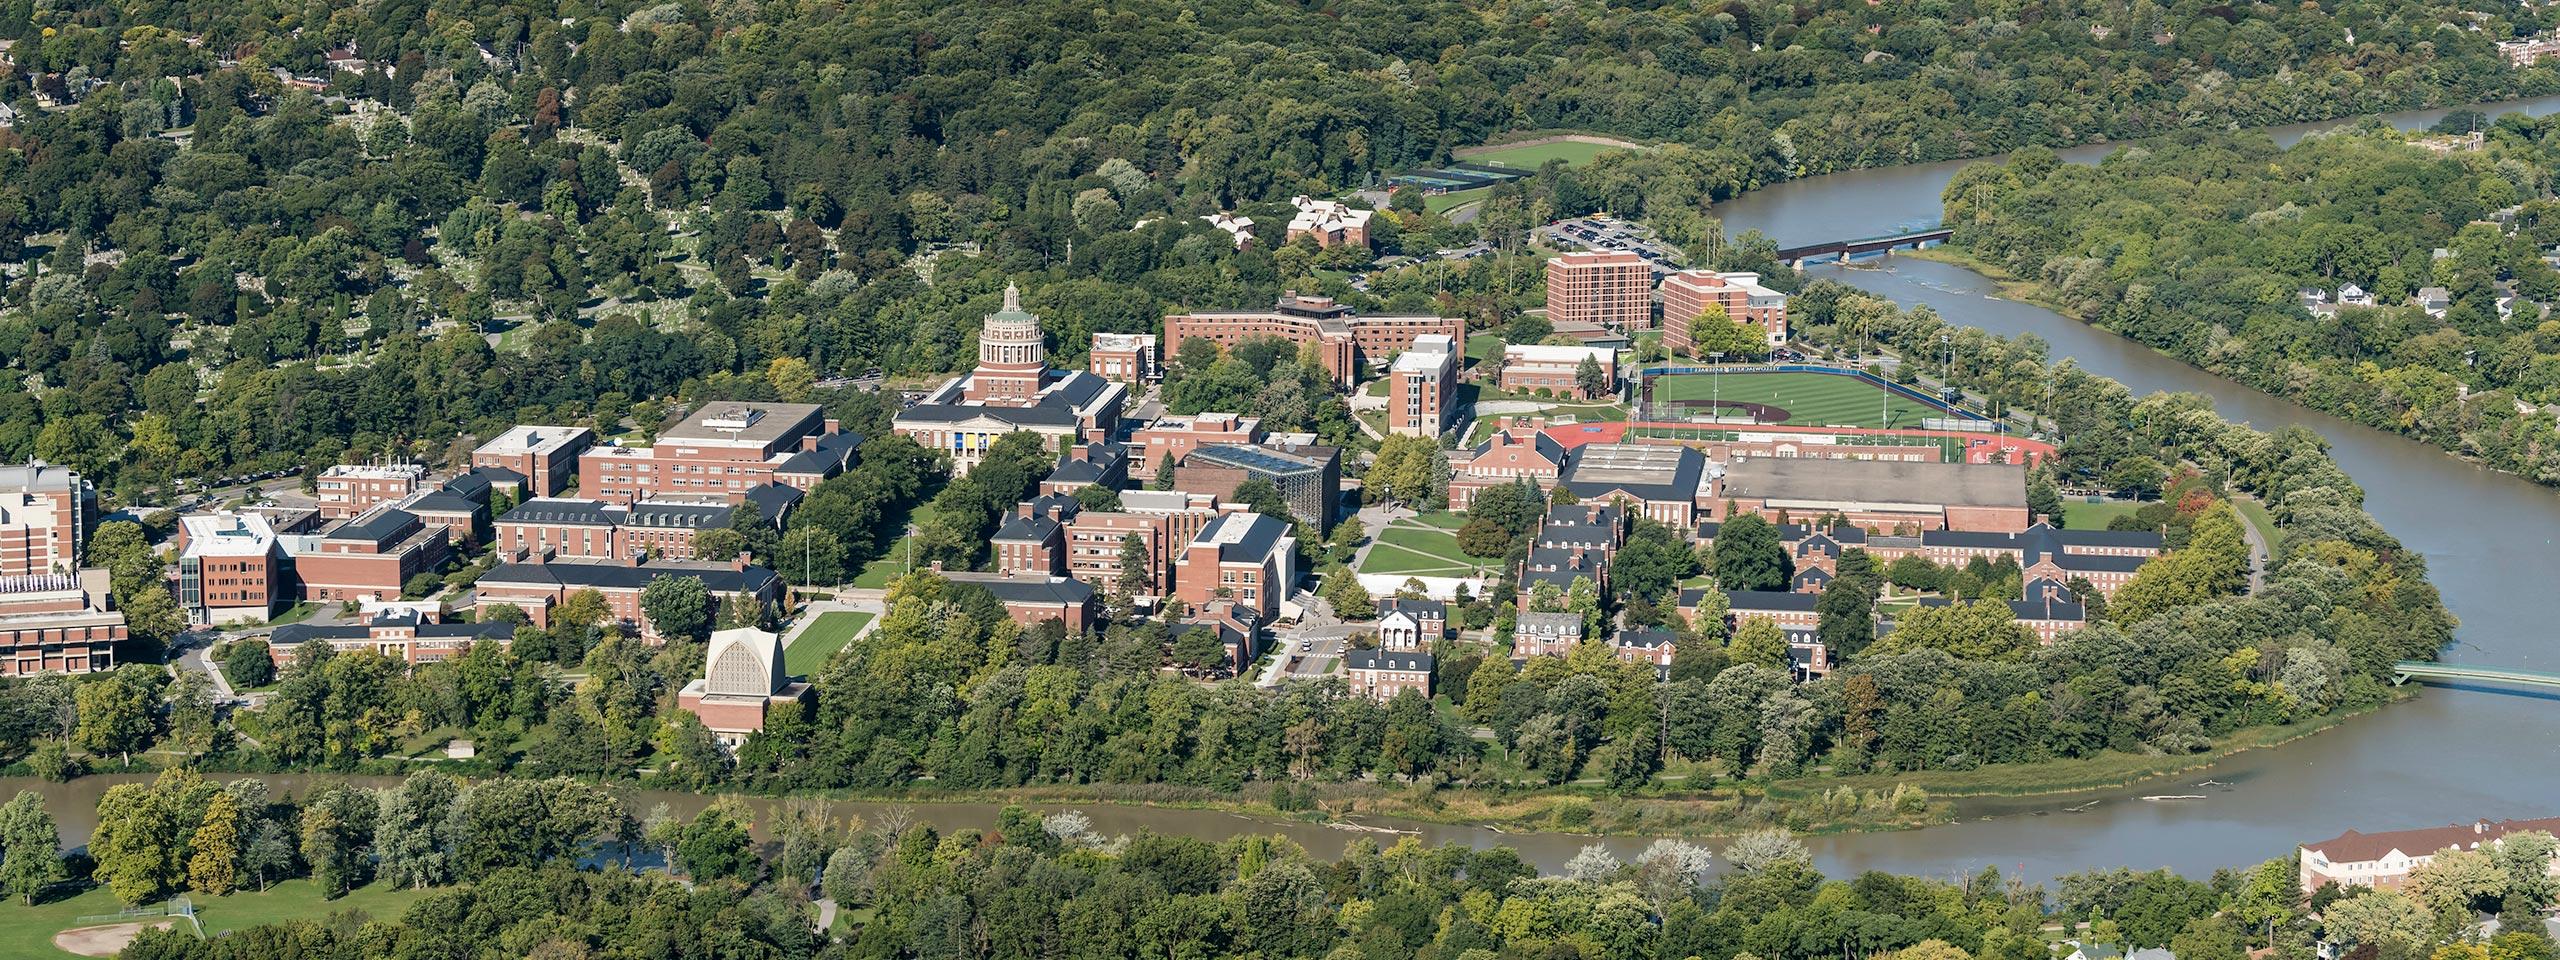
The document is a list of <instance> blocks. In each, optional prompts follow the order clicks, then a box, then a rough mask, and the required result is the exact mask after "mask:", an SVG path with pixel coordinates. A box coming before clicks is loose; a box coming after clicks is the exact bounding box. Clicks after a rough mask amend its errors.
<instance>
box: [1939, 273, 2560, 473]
mask: <svg viewBox="0 0 2560 960" xmlns="http://www.w3.org/2000/svg"><path fill="white" fill-rule="evenodd" d="M1894 255H1895V256H1903V257H1911V258H1914V259H1919V260H1927V261H1931V262H1934V263H1943V264H1946V265H1948V266H1951V267H1955V268H1957V269H1960V270H1965V271H1968V272H1970V273H1973V274H1975V275H1978V276H1980V277H1982V278H1983V279H1985V280H1989V281H1991V283H1992V284H1993V286H1994V288H1995V289H1996V290H1997V291H1998V293H1997V296H1999V297H2000V298H2001V299H2004V300H2010V301H2014V302H2017V303H2023V304H2027V305H2029V306H2034V307H2039V308H2042V309H2045V310H2049V311H2052V312H2053V313H2056V314H2059V315H2061V316H2063V317H2065V318H2067V319H2069V320H2071V321H2073V322H2075V323H2080V324H2084V325H2086V326H2088V327H2089V328H2090V329H2092V330H2098V331H2103V332H2105V333H2107V334H2109V335H2112V336H2118V337H2124V334H2123V333H2122V332H2121V331H2118V330H2116V329H2114V328H2112V327H2109V326H2107V325H2106V324H2103V323H2099V322H2097V321H2095V320H2092V319H2090V318H2088V317H2086V316H2082V315H2081V314H2079V313H2077V312H2075V311H2073V310H2071V309H2070V308H2068V307H2066V306H2064V305H2063V303H2062V302H2061V300H2060V298H2058V297H2056V296H2054V295H2053V291H2052V288H2050V287H2048V286H2046V285H2045V284H2044V283H2043V282H2042V281H2037V280H2027V279H2021V278H2019V277H2018V276H2016V275H2014V274H2012V273H2010V272H2009V271H2008V270H2006V269H2004V268H2002V267H2001V266H1999V265H1998V264H1994V263H1991V262H1990V261H1987V260H1984V259H1982V258H1981V257H1979V256H1977V255H1975V254H1974V253H1973V252H1972V251H1970V250H1967V249H1965V248H1962V247H1959V246H1955V245H1953V244H1946V245H1941V246H1936V247H1929V248H1925V249H1920V250H1905V251H1899V252H1897V253H1895V254H1894ZM2125 339H2126V341H2127V342H2129V343H2132V344H2134V345H2136V346H2138V347H2141V348H2142V349H2145V350H2150V351H2153V352H2155V353H2158V354H2159V355H2160V356H2162V357H2165V358H2167V359H2169V360H2171V361H2174V362H2177V363H2181V364H2185V365H2187V366H2189V367H2193V368H2194V369H2196V370H2198V371H2200V372H2203V373H2207V374H2211V375H2213V376H2217V377H2223V378H2226V379H2230V380H2233V381H2235V382H2238V383H2240V384H2241V385H2243V386H2246V387H2248V388H2250V389H2253V390H2257V391H2259V392H2261V393H2265V394H2267V395H2268V396H2271V397H2275V398H2277V399H2280V400H2284V401H2286V402H2288V403H2293V404H2297V405H2300V406H2302V407H2304V408H2306V409H2310V410H2316V411H2319V412H2321V413H2325V414H2328V415H2330V416H2333V417H2338V418H2341V419H2346V420H2350V421H2352V422H2354V423H2357V424H2359V425H2362V426H2366V427H2371V428H2373V429H2376V430H2382V431H2386V432H2389V433H2392V434H2395V435H2398V436H2402V437H2406V438H2408V439H2410V440H2414V441H2416V442H2418V443H2421V444H2425V445H2426V446H2428V447H2432V448H2434V449H2436V450H2439V451H2442V452H2443V453H2444V454H2445V455H2446V456H2449V457H2452V458H2453V459H2455V460H2458V461H2461V462H2463V463H2465V464H2469V465H2471V466H2475V467H2479V468H2481V469H2484V470H2494V471H2497V472H2499V473H2503V474H2506V475H2508V476H2513V477H2518V478H2521V479H2523V480H2526V481H2528V482H2531V483H2535V484H2538V485H2541V486H2545V487H2554V486H2560V475H2552V476H2536V475H2532V474H2529V473H2525V472H2522V471H2518V470H2514V469H2510V468H2507V467H2502V466H2499V465H2497V464H2495V463H2492V462H2490V461H2489V460H2488V459H2487V458H2484V457H2482V456H2480V455H2479V454H2478V453H2476V452H2474V450H2473V449H2472V448H2471V447H2472V444H2473V442H2474V440H2475V438H2474V437H2473V436H2471V435H2470V434H2469V433H2468V432H2464V433H2460V434H2457V435H2455V436H2451V437H2446V436H2439V435H2435V434H2429V433H2422V432H2418V431H2415V430H2412V429H2410V426H2411V424H2410V423H2404V422H2401V421H2400V420H2396V419H2389V418H2385V419H2383V420H2382V421H2380V422H2376V421H2375V419H2374V418H2372V417H2370V416H2357V415H2356V414H2357V411H2352V410H2343V409H2338V408H2337V407H2336V404H2334V403H2331V402H2322V401H2323V398H2324V397H2327V396H2328V395H2327V394H2320V393H2313V394H2310V395H2306V394H2305V393H2303V392H2301V391H2296V390H2288V389H2282V388H2284V387H2288V386H2292V385H2293V383H2294V382H2293V381H2283V382H2262V380H2264V378H2265V376H2266V375H2265V374H2264V372H2263V371H2261V372H2256V373H2253V372H2252V371H2251V370H2250V369H2249V368H2248V367H2246V366H2245V365H2244V366H2242V367H2241V368H2240V369H2236V370H2232V369H2222V368H2220V367H2214V366H2204V365H2201V364H2197V363H2194V362H2191V361H2189V360H2187V359H2186V358H2184V357H2181V356H2178V355H2177V354H2174V353H2170V352H2168V351H2165V350H2161V349H2159V348H2158V347H2154V346H2152V345H2150V344H2147V343H2143V342H2141V341H2139V340H2134V339H2132V338H2131V337H2125ZM2471 403H2472V398H2470V397H2459V398H2456V399H2455V400H2454V404H2455V406H2457V407H2460V408H2464V409H2465V410H2468V408H2469V407H2470V406H2471Z"/></svg>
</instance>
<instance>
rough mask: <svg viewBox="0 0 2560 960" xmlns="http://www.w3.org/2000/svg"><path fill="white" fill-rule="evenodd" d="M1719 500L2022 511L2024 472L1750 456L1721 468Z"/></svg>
mask: <svg viewBox="0 0 2560 960" xmlns="http://www.w3.org/2000/svg"><path fill="white" fill-rule="evenodd" d="M1724 495H1725V496H1728V497H1751V498H1758V499H1767V500H1788V501H1833V502H1855V503H1928V504H1939V505H1942V506H1950V507H2022V506H2025V505H2026V502H2027V470H2026V468H2025V467H2021V466H2010V465H2005V464H1974V463H1913V462H1909V461H1900V460H1828V459H1813V458H1793V457H1750V458H1746V459H1741V460H1736V461H1733V462H1732V463H1731V464H1728V465H1727V466H1726V467H1725V474H1724Z"/></svg>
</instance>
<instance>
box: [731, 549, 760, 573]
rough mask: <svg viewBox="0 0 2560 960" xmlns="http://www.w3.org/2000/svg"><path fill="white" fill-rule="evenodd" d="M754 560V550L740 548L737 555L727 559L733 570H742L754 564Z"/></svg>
mask: <svg viewBox="0 0 2560 960" xmlns="http://www.w3.org/2000/svg"><path fill="white" fill-rule="evenodd" d="M755 562H756V555H755V552H754V551H751V550H740V551H738V555H737V557H736V558H734V559H731V560H730V561H729V563H730V564H731V565H732V566H731V569H735V570H744V569H746V568H748V567H751V566H754V565H755Z"/></svg>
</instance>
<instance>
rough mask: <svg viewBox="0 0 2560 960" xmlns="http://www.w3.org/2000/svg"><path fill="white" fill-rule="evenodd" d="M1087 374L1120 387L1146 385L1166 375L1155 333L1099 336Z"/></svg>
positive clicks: (1088, 357) (1089, 361)
mask: <svg viewBox="0 0 2560 960" xmlns="http://www.w3.org/2000/svg"><path fill="white" fill-rule="evenodd" d="M1085 372H1086V373H1090V374H1093V375H1094V376H1097V377H1101V378H1102V379H1105V380H1110V381H1113V382H1116V383H1145V382H1148V381H1151V380H1154V379H1156V378H1157V377H1158V376H1161V375H1162V371H1161V370H1160V369H1159V368H1158V367H1157V365H1156V336H1155V334H1152V333H1097V334H1094V335H1093V350H1092V351H1091V352H1090V353H1089V354H1088V355H1087V357H1086V359H1085Z"/></svg>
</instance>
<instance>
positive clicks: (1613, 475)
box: [1573, 443, 1688, 484]
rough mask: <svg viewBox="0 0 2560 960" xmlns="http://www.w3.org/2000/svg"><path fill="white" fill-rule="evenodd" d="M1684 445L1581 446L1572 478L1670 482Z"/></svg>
mask: <svg viewBox="0 0 2560 960" xmlns="http://www.w3.org/2000/svg"><path fill="white" fill-rule="evenodd" d="M1687 449H1688V448H1686V447H1673V446H1639V445H1635V444H1619V443H1599V444H1591V445H1588V446H1585V447H1583V448H1582V453H1581V456H1580V458H1579V459H1577V460H1576V461H1575V463H1574V471H1573V479H1574V480H1575V481H1577V482H1588V483H1636V484H1664V483H1671V482H1672V481H1673V480H1674V478H1676V477H1678V476H1679V474H1680V461H1681V454H1682V453H1683V452H1685V451H1686V450H1687Z"/></svg>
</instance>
